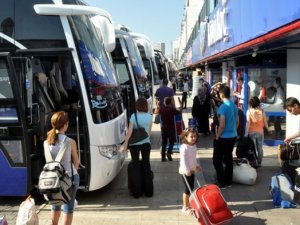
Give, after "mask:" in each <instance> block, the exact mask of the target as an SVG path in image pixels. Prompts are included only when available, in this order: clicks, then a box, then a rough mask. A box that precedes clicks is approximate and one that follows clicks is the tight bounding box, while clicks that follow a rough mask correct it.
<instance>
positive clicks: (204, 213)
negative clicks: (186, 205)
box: [183, 176, 233, 225]
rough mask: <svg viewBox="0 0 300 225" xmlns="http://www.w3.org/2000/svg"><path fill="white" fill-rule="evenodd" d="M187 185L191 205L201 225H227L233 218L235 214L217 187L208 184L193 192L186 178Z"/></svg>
mask: <svg viewBox="0 0 300 225" xmlns="http://www.w3.org/2000/svg"><path fill="white" fill-rule="evenodd" d="M183 177H184V180H185V183H186V184H187V186H188V188H189V189H190V192H191V196H190V205H191V207H192V208H193V213H194V215H195V217H196V218H197V220H198V222H199V223H200V224H201V225H217V224H225V223H226V222H229V221H230V220H231V219H232V218H233V214H232V212H231V211H230V209H229V208H228V206H227V203H226V201H225V199H224V197H223V195H222V193H221V190H220V189H219V188H218V186H217V185H214V184H207V185H204V186H200V184H199V182H198V180H197V183H198V186H199V187H198V188H197V189H196V190H195V191H193V192H192V190H191V188H190V186H189V184H188V182H187V180H186V177H185V176H183Z"/></svg>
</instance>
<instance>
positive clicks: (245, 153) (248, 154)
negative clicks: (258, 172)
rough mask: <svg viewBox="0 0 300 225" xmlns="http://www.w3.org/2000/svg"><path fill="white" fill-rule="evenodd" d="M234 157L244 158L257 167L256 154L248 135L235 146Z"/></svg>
mask: <svg viewBox="0 0 300 225" xmlns="http://www.w3.org/2000/svg"><path fill="white" fill-rule="evenodd" d="M235 154H236V157H237V158H246V159H248V161H249V163H250V165H251V166H253V167H257V154H256V149H255V144H254V142H253V140H252V139H251V138H250V137H243V138H242V139H240V140H239V142H238V144H237V146H236V152H235Z"/></svg>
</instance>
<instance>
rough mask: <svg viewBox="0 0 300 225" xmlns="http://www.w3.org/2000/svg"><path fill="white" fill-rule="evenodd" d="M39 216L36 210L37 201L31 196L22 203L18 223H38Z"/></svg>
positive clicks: (31, 224)
mask: <svg viewBox="0 0 300 225" xmlns="http://www.w3.org/2000/svg"><path fill="white" fill-rule="evenodd" d="M38 224H39V218H38V215H37V213H36V211H35V202H34V199H33V198H31V196H28V198H27V199H26V200H25V201H24V202H22V203H21V205H20V207H19V212H18V216H17V222H16V225H38Z"/></svg>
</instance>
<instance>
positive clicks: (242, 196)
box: [0, 99, 300, 225]
mask: <svg viewBox="0 0 300 225" xmlns="http://www.w3.org/2000/svg"><path fill="white" fill-rule="evenodd" d="M188 106H189V108H188V109H187V110H185V111H184V113H183V117H184V120H185V122H186V124H187V120H188V118H189V117H190V106H191V99H189V101H188ZM160 141H161V139H160V132H159V126H158V125H154V126H153V132H152V135H151V142H152V152H151V166H152V170H153V172H154V188H155V190H154V196H153V197H152V198H145V197H142V198H139V199H134V198H132V197H131V196H129V193H128V188H127V172H126V168H127V163H128V162H129V160H130V159H127V161H126V165H125V167H124V168H123V169H122V171H121V173H120V174H119V175H118V177H117V178H116V179H115V180H114V181H113V182H112V183H111V184H109V185H108V186H106V187H105V188H103V189H101V190H98V191H94V192H89V193H83V192H79V193H78V197H77V200H78V202H79V205H78V206H77V208H76V211H75V213H74V222H73V224H74V225H77V224H78V225H79V224H80V225H84V224H97V225H108V224H109V225H111V224H113V225H121V224H122V225H148V224H151V225H152V224H155V225H159V224H164V225H169V224H170V225H171V224H172V225H192V224H198V223H197V221H196V219H195V218H194V217H192V216H187V215H184V214H182V213H181V211H180V209H181V207H182V190H183V183H182V180H181V178H180V177H179V175H178V160H179V154H176V153H175V154H174V161H173V162H168V161H167V162H161V161H160V153H159V147H160V143H161V142H160ZM212 141H213V137H212V135H211V136H200V139H199V142H198V147H199V150H198V158H199V160H200V163H201V165H202V168H203V171H204V172H203V174H198V175H197V176H198V179H199V180H200V182H201V183H204V182H206V183H212V182H213V181H214V169H213V166H212ZM264 151H265V157H264V161H263V165H262V167H261V168H259V169H258V170H257V172H258V179H257V182H256V184H255V185H253V186H246V185H238V184H234V185H233V186H232V187H230V188H227V189H225V190H222V192H223V195H224V197H225V199H226V200H227V202H228V204H229V207H230V209H231V210H232V212H233V213H234V215H235V217H234V219H233V220H232V221H231V222H230V223H229V224H243V225H248V224H249V225H250V224H251V225H253V224H255V225H263V224H271V225H273V224H274V225H277V224H278V225H296V224H300V222H299V221H300V213H299V212H300V211H298V210H299V209H281V208H274V207H273V205H272V202H271V198H270V195H269V193H268V186H269V183H270V177H271V176H272V175H273V174H274V173H276V172H277V171H279V164H278V162H277V157H276V148H275V147H264ZM0 200H1V201H2V202H1V203H0V214H5V215H7V217H8V219H9V224H14V223H15V219H16V214H17V210H18V204H20V199H18V198H10V199H7V198H5V199H1V198H0ZM37 201H41V200H40V199H38V200H37ZM38 215H39V219H40V224H41V225H48V224H51V221H50V219H49V215H50V208H49V206H47V205H42V207H40V209H39V214H38Z"/></svg>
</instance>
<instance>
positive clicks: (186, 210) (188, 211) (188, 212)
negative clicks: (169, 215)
mask: <svg viewBox="0 0 300 225" xmlns="http://www.w3.org/2000/svg"><path fill="white" fill-rule="evenodd" d="M181 212H183V213H184V214H186V215H192V214H193V210H192V208H191V207H185V206H183V207H182V209H181Z"/></svg>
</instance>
